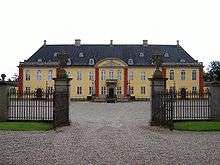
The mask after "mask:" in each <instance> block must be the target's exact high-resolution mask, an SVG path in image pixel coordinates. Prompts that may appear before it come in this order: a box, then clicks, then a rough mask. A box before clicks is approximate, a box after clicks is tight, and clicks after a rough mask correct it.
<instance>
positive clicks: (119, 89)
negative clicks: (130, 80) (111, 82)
mask: <svg viewBox="0 0 220 165" xmlns="http://www.w3.org/2000/svg"><path fill="white" fill-rule="evenodd" d="M117 94H118V95H120V94H122V92H121V87H117Z"/></svg>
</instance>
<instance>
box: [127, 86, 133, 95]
mask: <svg viewBox="0 0 220 165" xmlns="http://www.w3.org/2000/svg"><path fill="white" fill-rule="evenodd" d="M128 89H129V94H130V95H133V94H134V87H133V86H130V85H129V88H128Z"/></svg>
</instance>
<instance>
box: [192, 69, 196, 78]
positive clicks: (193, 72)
mask: <svg viewBox="0 0 220 165" xmlns="http://www.w3.org/2000/svg"><path fill="white" fill-rule="evenodd" d="M192 80H196V70H192Z"/></svg>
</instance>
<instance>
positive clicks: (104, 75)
mask: <svg viewBox="0 0 220 165" xmlns="http://www.w3.org/2000/svg"><path fill="white" fill-rule="evenodd" d="M105 79H106V72H105V70H102V74H101V80H105Z"/></svg>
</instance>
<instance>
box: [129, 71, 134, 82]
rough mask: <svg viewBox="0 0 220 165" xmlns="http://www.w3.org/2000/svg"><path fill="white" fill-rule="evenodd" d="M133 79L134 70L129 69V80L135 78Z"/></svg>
mask: <svg viewBox="0 0 220 165" xmlns="http://www.w3.org/2000/svg"><path fill="white" fill-rule="evenodd" d="M133 79H134V73H133V72H132V71H129V73H128V80H133Z"/></svg>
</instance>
